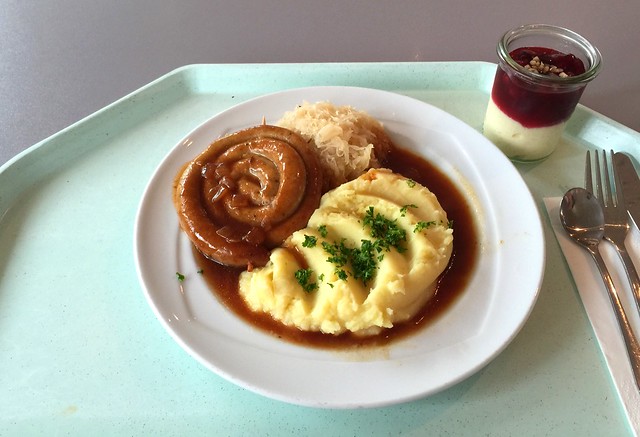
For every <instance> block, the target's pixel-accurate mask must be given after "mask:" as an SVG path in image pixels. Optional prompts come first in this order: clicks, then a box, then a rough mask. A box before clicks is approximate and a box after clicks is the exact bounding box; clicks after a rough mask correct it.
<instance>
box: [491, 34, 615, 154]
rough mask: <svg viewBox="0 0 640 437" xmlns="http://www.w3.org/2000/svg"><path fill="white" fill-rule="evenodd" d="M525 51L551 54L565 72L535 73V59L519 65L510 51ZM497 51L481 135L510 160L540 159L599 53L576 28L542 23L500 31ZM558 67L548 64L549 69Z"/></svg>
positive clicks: (596, 67)
mask: <svg viewBox="0 0 640 437" xmlns="http://www.w3.org/2000/svg"><path fill="white" fill-rule="evenodd" d="M518 49H520V50H518ZM527 50H529V52H536V51H537V52H536V53H538V52H539V53H540V58H542V59H555V60H556V61H557V62H555V63H557V64H559V67H564V68H563V70H564V71H566V72H568V73H569V74H570V75H569V76H567V75H566V73H560V75H559V74H549V72H548V71H544V72H539V71H538V70H536V68H538V67H539V64H535V65H536V68H530V66H529V64H527V67H526V68H525V66H523V65H521V63H522V62H523V61H522V60H520V59H519V58H518V57H517V56H516V55H515V54H516V53H518V52H522V51H527ZM514 51H515V52H514ZM497 52H498V58H499V63H498V68H497V70H496V76H495V79H494V83H493V88H492V90H491V98H490V100H489V106H488V107H487V113H486V115H485V120H484V135H485V136H486V137H487V138H488V139H489V140H491V141H492V142H493V143H494V144H496V145H497V146H498V147H499V148H500V149H501V150H502V151H503V152H504V153H505V154H506V155H507V156H508V157H509V158H510V159H511V160H513V161H524V162H527V161H537V160H540V159H543V158H546V157H547V156H549V155H550V154H551V153H552V152H553V151H554V150H555V149H556V147H557V145H558V143H559V142H560V138H561V137H562V133H563V131H564V127H565V125H566V123H567V120H568V119H569V117H570V116H571V114H573V111H574V110H575V108H576V105H577V104H578V101H579V100H580V96H581V95H582V92H583V91H584V89H585V87H586V85H587V84H588V83H589V82H590V81H591V80H593V79H594V78H595V77H596V76H597V75H598V73H599V72H600V69H601V66H602V57H601V55H600V52H599V51H598V49H597V48H595V47H594V46H593V45H592V44H591V43H589V41H587V40H586V39H585V38H583V37H582V36H580V35H578V34H577V33H575V32H573V31H571V30H568V29H565V28H562V27H557V26H551V25H546V24H532V25H527V26H521V27H518V28H516V29H513V30H510V31H508V32H506V33H505V34H504V35H503V37H502V38H501V39H500V41H499V42H498V47H497ZM533 54H535V53H533ZM512 55H513V56H514V57H516V59H518V60H520V61H521V63H518V62H517V61H516V59H514V58H513V57H512ZM545 56H546V57H545ZM525 62H526V61H525ZM549 62H551V61H548V62H547V65H548V64H549ZM531 65H534V64H531ZM576 66H577V68H575V67H576ZM543 67H544V64H543ZM582 67H583V68H582ZM538 69H539V70H542V68H538ZM563 70H558V69H557V68H555V66H554V69H553V70H552V71H553V72H557V71H561V72H562V71H563ZM574 73H575V74H574Z"/></svg>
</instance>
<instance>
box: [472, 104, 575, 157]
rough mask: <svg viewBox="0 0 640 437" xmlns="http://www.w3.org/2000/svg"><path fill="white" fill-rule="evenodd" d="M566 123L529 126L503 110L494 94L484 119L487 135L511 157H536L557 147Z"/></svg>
mask: <svg viewBox="0 0 640 437" xmlns="http://www.w3.org/2000/svg"><path fill="white" fill-rule="evenodd" d="M565 125H566V122H562V123H558V124H555V125H553V126H547V127H534V128H528V127H525V126H523V125H522V124H520V123H518V122H517V121H515V120H514V119H512V118H511V117H509V116H507V115H506V114H505V113H504V112H502V110H501V109H500V108H498V106H497V105H496V104H495V103H494V102H493V98H492V99H490V100H489V106H488V107H487V113H486V115H485V119H484V136H485V137H487V138H488V139H489V140H490V141H491V142H493V143H494V144H495V145H496V146H498V147H499V148H500V150H502V151H503V152H504V154H505V155H507V156H508V157H509V158H510V159H513V160H516V161H535V160H538V159H542V158H545V157H547V156H548V155H549V154H551V152H553V151H554V150H555V148H556V146H557V145H558V142H559V141H560V138H561V137H562V132H563V131H564V127H565Z"/></svg>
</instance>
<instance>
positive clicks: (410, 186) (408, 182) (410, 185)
mask: <svg viewBox="0 0 640 437" xmlns="http://www.w3.org/2000/svg"><path fill="white" fill-rule="evenodd" d="M407 185H409V188H413V187H415V186H416V181H414V180H413V179H407Z"/></svg>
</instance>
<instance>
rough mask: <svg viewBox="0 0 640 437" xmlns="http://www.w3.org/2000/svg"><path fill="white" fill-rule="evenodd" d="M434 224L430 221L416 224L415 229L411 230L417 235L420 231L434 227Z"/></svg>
mask: <svg viewBox="0 0 640 437" xmlns="http://www.w3.org/2000/svg"><path fill="white" fill-rule="evenodd" d="M435 224H436V222H435V221H430V222H422V221H420V222H418V223H416V227H415V228H413V233H414V234H417V233H418V232H420V231H422V230H423V229H429V228H430V227H431V226H435Z"/></svg>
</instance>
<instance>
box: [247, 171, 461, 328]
mask: <svg viewBox="0 0 640 437" xmlns="http://www.w3.org/2000/svg"><path fill="white" fill-rule="evenodd" d="M372 222H373V224H372ZM376 223H377V224H382V225H383V226H382V228H383V232H382V236H381V237H374V236H372V229H376ZM394 235H395V236H401V235H404V236H405V239H404V240H403V239H402V238H398V239H396V240H394V241H392V240H393V238H391V236H394ZM363 240H365V241H369V242H372V243H374V246H375V244H376V243H375V242H376V241H378V240H379V241H382V242H387V243H388V242H391V243H392V246H393V245H394V244H395V246H393V247H388V248H387V249H381V250H380V251H379V252H378V251H377V250H375V249H374V250H372V251H371V252H370V253H372V254H373V256H371V257H369V258H367V257H364V258H365V261H367V260H368V261H373V264H374V266H373V268H371V263H367V262H365V263H364V266H365V267H364V268H362V265H361V264H363V263H361V262H360V261H362V257H356V256H353V257H351V258H350V257H349V256H351V254H353V253H356V254H360V255H362V254H363V253H367V251H365V250H364V249H365V243H363ZM375 247H377V248H380V247H381V246H380V245H378V246H375ZM452 247H453V230H452V229H451V228H450V226H449V223H448V219H447V215H446V212H445V211H444V210H443V209H442V207H441V206H440V204H439V202H438V200H437V199H436V196H435V195H434V194H433V193H431V192H430V191H429V190H428V189H427V188H425V187H423V186H421V185H419V184H417V183H415V182H413V181H411V180H409V179H406V178H405V177H403V176H401V175H398V174H395V173H392V172H391V171H389V170H386V169H373V170H369V171H368V172H367V173H365V174H364V175H362V176H360V177H359V178H357V179H355V180H353V181H351V182H348V183H346V184H343V185H342V186H340V187H338V188H336V189H335V190H332V191H330V192H328V193H327V194H325V195H324V196H323V198H322V201H321V204H320V207H319V208H318V209H317V210H316V211H315V213H314V214H313V215H312V216H311V218H310V220H309V223H308V225H307V227H306V228H305V229H301V230H299V231H297V232H295V233H294V234H293V235H292V236H291V237H290V238H289V239H288V240H287V241H286V242H285V246H283V247H281V248H278V249H275V250H274V251H273V252H272V254H271V257H270V261H269V262H268V263H267V265H266V266H265V267H263V268H258V269H254V270H253V271H246V272H243V273H242V275H241V277H240V294H241V296H242V297H243V299H244V300H245V301H246V303H247V304H248V306H249V307H250V308H251V309H252V310H253V311H260V312H265V313H268V314H270V315H271V316H272V317H273V318H274V319H276V320H279V321H281V322H282V323H284V324H286V325H289V326H295V327H297V328H299V329H301V330H306V331H321V332H323V333H330V334H340V333H343V332H346V331H352V332H358V333H364V334H369V333H376V332H378V331H379V329H380V328H390V327H392V326H393V325H394V323H399V322H402V321H406V320H408V319H410V318H411V317H413V316H414V315H415V314H416V313H417V312H418V311H419V310H420V308H422V307H423V306H424V305H425V304H426V302H427V301H428V300H429V299H430V298H431V297H433V295H434V292H435V283H436V280H437V278H438V276H439V275H440V274H441V273H442V272H443V271H444V269H445V268H446V266H447V264H448V262H449V259H450V257H451V251H452ZM345 248H346V249H345ZM339 249H342V250H339ZM354 249H355V250H354ZM345 254H349V256H348V257H346V258H345V257H343V255H345ZM356 261H358V262H356ZM358 266H359V267H358ZM363 272H364V274H363ZM366 273H369V274H371V273H372V275H371V276H368V277H366Z"/></svg>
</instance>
